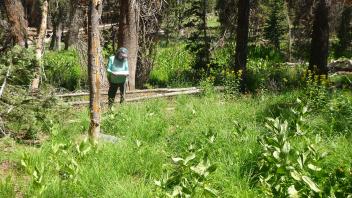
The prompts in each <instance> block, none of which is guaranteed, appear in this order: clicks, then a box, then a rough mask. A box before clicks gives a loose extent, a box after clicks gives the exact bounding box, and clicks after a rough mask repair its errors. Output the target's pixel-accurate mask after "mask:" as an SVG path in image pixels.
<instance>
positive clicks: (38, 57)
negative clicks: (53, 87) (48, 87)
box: [31, 0, 49, 92]
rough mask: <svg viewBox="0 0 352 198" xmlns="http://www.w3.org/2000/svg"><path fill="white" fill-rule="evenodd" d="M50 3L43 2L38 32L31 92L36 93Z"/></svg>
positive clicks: (45, 0)
mask: <svg viewBox="0 0 352 198" xmlns="http://www.w3.org/2000/svg"><path fill="white" fill-rule="evenodd" d="M48 5H49V4H48V1H47V0H44V1H43V2H42V6H41V7H42V10H41V11H42V17H41V18H42V21H41V23H40V27H39V30H38V38H37V42H36V45H35V57H36V60H37V67H36V69H35V74H34V79H33V81H32V86H31V91H32V92H36V91H37V90H38V88H39V83H40V77H41V70H42V66H43V63H42V55H43V51H44V38H45V35H46V27H47V19H48Z"/></svg>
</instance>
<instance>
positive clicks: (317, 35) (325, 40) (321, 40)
mask: <svg viewBox="0 0 352 198" xmlns="http://www.w3.org/2000/svg"><path fill="white" fill-rule="evenodd" d="M327 1H329V0H319V1H318V3H317V5H316V7H315V10H314V21H313V33H312V40H311V51H310V60H309V69H310V70H311V71H313V72H314V73H315V74H318V75H327V74H328V67H327V63H328V55H329V19H328V17H329V8H328V2H327Z"/></svg>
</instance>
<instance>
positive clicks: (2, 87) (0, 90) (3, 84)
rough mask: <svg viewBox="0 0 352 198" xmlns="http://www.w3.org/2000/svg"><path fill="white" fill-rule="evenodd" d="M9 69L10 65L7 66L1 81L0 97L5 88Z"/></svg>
mask: <svg viewBox="0 0 352 198" xmlns="http://www.w3.org/2000/svg"><path fill="white" fill-rule="evenodd" d="M10 69H11V65H10V66H9V68H7V72H6V76H5V79H4V82H3V83H2V86H1V89H0V98H1V96H2V93H3V92H4V90H5V86H6V81H7V78H8V77H9V76H10Z"/></svg>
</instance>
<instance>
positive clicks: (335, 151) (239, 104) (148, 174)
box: [0, 92, 352, 197]
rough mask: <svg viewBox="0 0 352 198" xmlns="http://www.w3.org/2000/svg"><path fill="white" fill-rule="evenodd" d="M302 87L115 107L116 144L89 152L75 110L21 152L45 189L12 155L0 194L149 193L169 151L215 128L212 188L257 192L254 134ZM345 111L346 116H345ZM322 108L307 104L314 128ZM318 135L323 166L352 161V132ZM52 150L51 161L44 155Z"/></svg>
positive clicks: (229, 193) (195, 142)
mask: <svg viewBox="0 0 352 198" xmlns="http://www.w3.org/2000/svg"><path fill="white" fill-rule="evenodd" d="M302 94H303V92H287V93H284V94H280V95H275V94H264V95H260V96H251V95H245V96H240V97H236V98H234V99H231V100H227V99H225V97H224V95H223V94H205V95H202V96H197V97H190V96H180V97H177V98H175V99H172V100H164V99H160V100H153V101H147V102H144V103H132V104H125V105H122V106H118V108H117V111H116V112H104V114H103V122H102V130H103V132H104V133H106V134H110V135H114V136H117V137H118V138H119V141H118V143H117V144H110V143H101V144H100V145H99V146H98V147H97V148H92V149H91V150H90V151H89V152H87V154H82V153H80V152H78V151H77V147H76V145H79V144H80V142H81V141H82V139H83V137H82V136H83V134H85V133H86V131H87V126H88V121H89V118H88V112H87V111H86V110H83V111H78V112H76V113H75V114H74V115H73V116H71V118H70V119H71V120H66V121H65V122H63V124H61V125H60V126H59V127H58V128H57V130H58V132H59V133H58V134H57V135H52V136H51V137H50V139H49V140H47V141H46V142H45V143H44V144H43V145H42V146H41V147H40V148H32V150H33V149H34V151H31V152H26V151H23V150H22V151H20V152H19V153H27V155H28V156H27V157H25V158H26V159H27V160H25V161H26V162H28V163H27V164H28V167H29V169H32V170H33V168H34V167H36V166H39V165H40V164H45V165H46V166H45V167H44V171H43V180H42V184H41V185H43V186H45V188H44V190H42V192H41V194H38V193H39V190H38V189H40V188H38V186H36V184H35V182H34V176H33V175H32V174H30V173H28V171H26V169H25V168H21V167H22V166H21V160H23V159H24V157H23V156H21V155H11V156H12V159H11V161H13V162H15V163H17V165H16V166H18V167H19V168H18V169H15V174H16V175H17V178H18V179H17V181H13V180H12V181H7V183H4V181H1V185H0V195H8V193H9V192H10V193H11V189H12V187H11V186H13V185H14V184H15V183H19V185H21V186H20V188H19V189H21V190H22V192H23V193H24V194H26V195H28V196H32V195H35V194H37V195H39V196H41V197H154V196H156V192H157V191H158V188H157V186H156V185H155V184H154V180H159V179H160V178H161V177H163V175H165V174H167V173H168V171H169V170H170V166H171V165H172V164H173V163H172V160H171V158H172V157H178V156H185V155H186V154H187V153H188V150H189V146H190V145H192V146H194V147H195V148H201V147H202V143H204V141H205V140H204V139H203V138H202V137H204V135H206V134H208V133H209V132H212V133H214V134H216V135H215V141H214V144H213V145H212V146H211V149H210V152H209V154H210V155H209V159H210V161H211V162H212V163H214V164H216V166H217V167H218V168H217V169H216V171H215V172H214V173H212V174H211V175H210V176H209V182H210V183H211V185H212V187H213V188H215V189H217V190H218V191H219V192H220V196H221V197H263V194H262V193H261V188H260V187H258V186H257V185H256V184H255V183H253V178H252V176H253V175H252V172H254V168H255V164H256V163H257V159H258V157H259V155H260V151H261V149H260V145H259V144H258V143H257V138H258V136H260V135H261V134H264V133H265V131H266V130H265V129H264V123H265V117H276V116H280V115H283V117H287V116H286V115H285V111H286V110H287V109H289V108H290V105H292V104H293V103H294V101H295V100H296V98H297V96H298V97H300V96H302ZM348 98H349V100H350V99H351V98H350V96H348ZM284 104H287V105H288V106H285V105H284ZM327 108H328V107H327ZM348 114H349V113H348ZM348 114H347V115H346V116H351V115H348ZM324 115H325V114H323V112H316V111H311V112H310V113H309V123H306V124H307V125H309V126H310V127H312V128H314V127H315V128H320V129H321V128H322V127H321V126H322V125H323V126H328V125H329V123H326V122H325V123H324V122H320V121H319V120H320V119H321V118H322V117H324ZM341 119H343V118H341ZM334 130H335V129H334ZM336 130H338V128H337V129H336ZM318 136H319V138H321V139H322V141H321V145H320V146H321V147H325V148H328V149H329V151H330V154H329V156H328V157H327V158H325V159H324V161H323V162H322V164H321V166H322V167H326V169H329V170H334V169H336V168H338V167H339V166H340V165H341V164H344V165H346V166H350V164H351V162H352V160H351V159H352V157H351V156H352V151H351V150H349V149H348V142H350V140H351V136H345V135H340V134H339V133H334V134H333V135H332V136H327V135H324V131H315V132H314V133H313V134H310V135H308V136H307V138H308V139H312V140H314V138H317V137H318ZM58 144H65V145H69V146H68V149H66V150H65V152H63V153H64V154H63V155H62V157H60V156H58V155H53V154H52V152H53V151H52V150H53V146H55V145H58ZM298 144H300V143H299V142H298ZM13 146H14V147H17V146H18V145H16V144H15V145H13ZM82 148H84V147H82ZM2 152H4V151H2ZM7 155H9V154H7ZM51 157H55V159H57V160H50V158H51ZM0 159H2V158H0ZM71 159H74V160H75V161H76V162H77V166H78V173H77V175H76V176H77V180H74V179H63V176H62V174H63V172H62V171H63V170H66V169H62V167H61V168H60V170H61V171H58V170H57V167H56V166H55V165H54V164H55V162H57V161H59V162H62V164H68V165H70V164H71V162H70V161H71ZM0 163H1V161H0ZM0 171H1V170H0ZM39 172H40V171H39ZM68 173H69V172H68ZM0 174H1V172H0ZM24 178H27V181H28V182H27V183H26V184H23V182H19V180H23V179H24ZM28 178H29V179H28ZM6 193H7V194H6ZM1 197H3V196H1ZM199 197H201V196H199Z"/></svg>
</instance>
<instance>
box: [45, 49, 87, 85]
mask: <svg viewBox="0 0 352 198" xmlns="http://www.w3.org/2000/svg"><path fill="white" fill-rule="evenodd" d="M44 69H45V75H46V81H47V82H49V83H50V84H52V85H54V86H57V87H64V88H66V89H69V90H71V91H72V90H75V89H79V88H81V86H85V85H86V82H87V79H88V74H87V70H86V68H84V67H82V66H81V65H80V62H79V56H78V54H77V53H76V52H75V51H60V52H48V53H47V54H45V56H44Z"/></svg>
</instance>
